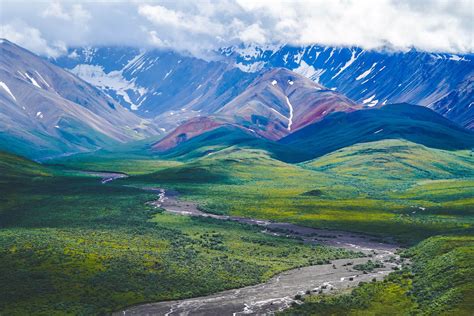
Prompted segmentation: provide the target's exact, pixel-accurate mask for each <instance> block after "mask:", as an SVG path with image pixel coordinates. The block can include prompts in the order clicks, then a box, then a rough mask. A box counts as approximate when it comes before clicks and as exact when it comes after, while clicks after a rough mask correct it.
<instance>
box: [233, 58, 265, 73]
mask: <svg viewBox="0 0 474 316" xmlns="http://www.w3.org/2000/svg"><path fill="white" fill-rule="evenodd" d="M234 66H235V67H237V68H239V69H240V70H242V71H243V72H250V73H253V72H257V71H260V70H262V68H263V66H265V63H264V62H263V61H258V62H255V63H251V64H246V65H244V64H242V63H235V64H234Z"/></svg>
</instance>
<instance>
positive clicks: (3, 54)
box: [0, 40, 157, 158]
mask: <svg viewBox="0 0 474 316" xmlns="http://www.w3.org/2000/svg"><path fill="white" fill-rule="evenodd" d="M148 125H149V123H148V121H147V120H144V119H142V118H139V117H138V116H136V115H135V114H133V113H131V112H130V111H128V110H127V109H125V108H124V107H123V106H121V105H120V104H119V103H117V102H116V101H114V100H113V99H112V98H110V97H109V96H107V95H106V94H104V93H103V92H102V91H100V90H99V89H97V88H95V87H93V86H91V85H90V84H88V83H86V82H84V81H83V80H81V79H79V78H78V77H76V76H74V75H73V74H71V73H69V72H67V71H65V70H63V69H61V68H59V67H57V66H55V65H53V64H51V63H49V62H48V61H46V60H44V59H42V58H40V57H38V56H36V55H34V54H33V53H31V52H29V51H27V50H25V49H23V48H21V47H19V46H17V45H15V44H13V43H11V42H9V41H7V40H1V42H0V148H4V149H8V150H9V151H12V152H15V153H18V154H22V155H25V156H28V157H31V158H44V157H47V156H54V155H60V154H68V153H74V152H80V151H85V150H93V149H97V148H101V147H103V146H107V145H111V144H116V143H122V142H126V141H130V140H133V139H141V138H144V137H145V136H149V135H153V134H156V133H157V132H156V131H155V130H154V128H152V127H150V126H148Z"/></svg>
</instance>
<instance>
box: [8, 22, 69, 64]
mask: <svg viewBox="0 0 474 316" xmlns="http://www.w3.org/2000/svg"><path fill="white" fill-rule="evenodd" d="M0 38H7V39H9V40H10V41H12V42H14V43H16V44H18V45H20V46H22V47H24V48H26V49H28V50H31V51H34V52H36V53H37V54H41V55H46V56H51V57H57V56H59V55H61V54H63V53H64V52H65V51H66V45H65V44H64V43H63V42H61V41H55V42H54V43H51V44H49V43H48V41H46V40H45V39H44V38H43V37H42V35H41V32H40V31H39V30H38V29H35V28H33V27H29V26H28V25H26V24H24V23H22V22H16V23H12V24H3V25H0Z"/></svg>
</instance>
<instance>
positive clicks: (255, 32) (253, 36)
mask: <svg viewBox="0 0 474 316" xmlns="http://www.w3.org/2000/svg"><path fill="white" fill-rule="evenodd" d="M239 39H240V40H241V41H242V42H244V43H248V42H250V43H257V44H264V43H265V41H266V37H265V31H264V30H263V29H262V28H261V27H260V25H258V24H257V23H254V24H252V25H250V26H248V27H247V28H246V29H244V30H243V31H242V32H240V34H239Z"/></svg>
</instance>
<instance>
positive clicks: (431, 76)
mask: <svg viewBox="0 0 474 316" xmlns="http://www.w3.org/2000/svg"><path fill="white" fill-rule="evenodd" d="M473 60H474V57H473V56H472V54H467V55H453V54H441V53H428V52H418V51H416V50H412V51H409V52H392V51H368V50H363V49H360V48H357V47H350V48H336V47H322V46H317V45H312V46H307V47H294V46H290V45H279V46H265V47H259V46H255V45H245V46H244V45H241V46H236V47H228V48H223V49H221V50H220V51H219V52H217V53H216V54H215V56H213V58H212V60H208V61H206V60H203V59H199V58H195V57H190V56H187V55H183V54H179V53H177V52H172V51H162V50H156V49H151V50H138V49H135V48H127V47H102V48H93V47H89V48H71V49H70V50H69V52H68V54H65V55H63V56H62V57H60V58H57V59H54V60H52V62H53V63H56V64H57V65H59V66H61V67H63V68H66V69H69V70H70V71H71V72H73V73H75V74H77V75H78V76H80V77H81V78H83V79H84V80H86V81H89V82H91V83H93V84H96V85H97V86H98V87H101V88H102V89H104V90H105V91H108V92H109V94H110V95H112V96H114V97H115V98H116V99H117V101H119V102H121V103H122V104H123V105H124V106H127V107H129V108H131V109H135V111H137V113H138V114H140V115H142V116H144V117H154V118H155V117H156V118H157V119H158V121H159V122H160V123H162V124H165V125H167V124H168V122H172V123H174V125H175V126H176V123H179V122H180V121H181V120H180V119H176V117H173V116H175V115H176V112H178V111H180V112H181V114H180V117H183V118H190V117H193V116H197V115H200V114H201V115H203V114H211V113H213V112H215V111H216V110H217V109H219V108H220V107H222V106H224V105H225V104H227V103H229V102H231V101H232V99H233V98H235V97H236V96H237V95H239V94H241V93H242V92H243V91H244V90H245V89H246V87H247V86H248V85H249V84H250V83H251V82H252V81H253V80H254V79H255V78H256V77H258V76H259V75H261V74H262V73H265V72H266V71H268V70H269V69H270V70H271V69H274V68H286V69H288V70H291V71H293V72H296V73H298V74H300V75H302V76H304V77H307V78H308V79H310V80H312V81H314V82H315V83H318V84H321V85H322V86H325V87H327V88H328V89H332V90H336V91H339V92H340V93H342V94H344V95H345V96H347V97H348V98H350V99H352V100H354V102H355V103H360V104H362V105H365V106H367V107H371V106H375V105H383V104H388V103H411V104H416V105H422V106H426V107H429V108H431V109H433V110H434V111H436V112H438V113H440V114H442V115H443V116H446V117H447V118H449V119H450V120H452V121H454V122H456V123H458V124H460V125H461V126H464V127H466V128H469V129H472V128H474V120H473V117H474V108H473V107H472V99H473V98H472V96H473V91H472V80H473V79H472V78H473V76H474V63H473ZM171 126H173V124H171ZM171 126H168V128H170V127H171Z"/></svg>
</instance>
